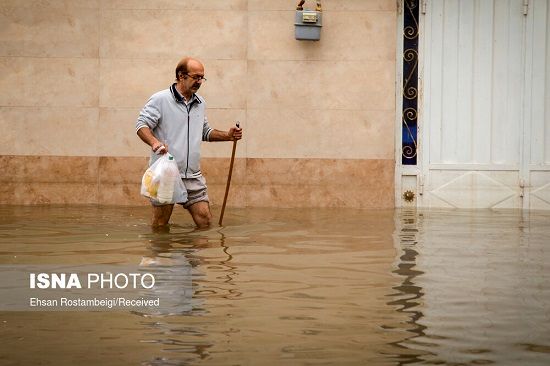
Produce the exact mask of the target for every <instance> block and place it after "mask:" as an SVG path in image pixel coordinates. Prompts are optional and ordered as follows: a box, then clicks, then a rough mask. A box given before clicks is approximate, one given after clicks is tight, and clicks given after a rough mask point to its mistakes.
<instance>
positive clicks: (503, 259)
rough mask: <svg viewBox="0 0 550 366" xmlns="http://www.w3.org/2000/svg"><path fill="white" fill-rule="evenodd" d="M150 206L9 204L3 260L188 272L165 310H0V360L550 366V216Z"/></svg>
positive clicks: (0, 251) (0, 223)
mask: <svg viewBox="0 0 550 366" xmlns="http://www.w3.org/2000/svg"><path fill="white" fill-rule="evenodd" d="M215 213H216V212H215ZM149 214H150V211H149V208H148V207H130V208H128V207H97V206H90V207H87V206H52V207H42V206H38V207H19V206H0V265H31V264H32V265H36V264H49V265H73V266H78V265H89V264H128V265H130V264H131V265H139V264H141V265H150V264H155V263H156V264H158V263H162V265H163V266H165V267H167V268H171V269H172V270H173V271H174V272H176V273H177V271H178V269H180V268H192V272H191V273H192V298H191V299H183V300H181V301H185V303H182V304H178V301H180V298H179V297H178V296H177V295H176V292H177V286H178V282H177V281H173V283H171V286H172V287H171V289H172V290H174V296H173V298H172V300H173V302H174V304H172V305H173V307H172V310H171V311H166V312H165V313H163V312H160V313H157V314H144V313H140V312H136V311H124V310H111V311H1V312H0V329H1V331H0V364H1V365H34V364H40V365H57V366H59V365H310V364H315V365H318V364H322V365H408V364H415V365H485V364H494V365H514V366H515V365H521V366H523V365H550V212H538V213H537V212H522V211H490V210H478V211H458V210H455V211H442V210H426V211H418V210H417V211H411V210H386V211H376V210H347V209H346V210H344V209H295V210H291V209H228V211H227V212H226V216H225V220H224V225H225V226H224V227H223V228H220V227H218V226H217V225H215V226H214V227H213V228H212V229H209V230H205V231H197V230H194V229H193V225H192V222H191V219H190V218H189V216H188V215H187V213H185V212H184V211H183V209H181V208H180V209H178V210H175V213H174V216H173V224H172V226H171V228H170V231H169V232H152V231H151V229H150V228H149V226H148V222H149ZM3 286H5V284H4V285H3ZM0 302H1V299H0Z"/></svg>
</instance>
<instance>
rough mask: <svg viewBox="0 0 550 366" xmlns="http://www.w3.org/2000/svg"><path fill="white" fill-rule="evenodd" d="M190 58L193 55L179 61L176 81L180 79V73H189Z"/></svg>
mask: <svg viewBox="0 0 550 366" xmlns="http://www.w3.org/2000/svg"><path fill="white" fill-rule="evenodd" d="M189 60H191V57H184V58H182V59H181V60H180V62H178V66H176V81H178V80H179V77H178V76H179V75H180V74H187V73H188V69H187V64H189Z"/></svg>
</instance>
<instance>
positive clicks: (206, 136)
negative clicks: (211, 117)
mask: <svg viewBox="0 0 550 366" xmlns="http://www.w3.org/2000/svg"><path fill="white" fill-rule="evenodd" d="M211 132H212V127H210V125H209V124H208V118H206V115H205V116H204V123H203V126H202V141H210V133H211Z"/></svg>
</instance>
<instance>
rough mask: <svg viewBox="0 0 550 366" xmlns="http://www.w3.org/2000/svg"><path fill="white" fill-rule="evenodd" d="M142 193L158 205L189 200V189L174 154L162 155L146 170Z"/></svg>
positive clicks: (142, 182) (142, 180)
mask: <svg viewBox="0 0 550 366" xmlns="http://www.w3.org/2000/svg"><path fill="white" fill-rule="evenodd" d="M141 194H142V195H143V196H145V197H149V198H150V199H151V201H152V202H153V203H155V204H158V205H166V204H173V203H184V202H186V201H187V190H186V189H185V186H184V185H183V182H182V180H181V177H180V173H179V169H178V165H177V163H176V161H175V160H174V157H173V156H172V155H170V154H164V155H162V156H161V157H160V158H159V159H157V160H156V161H155V162H154V163H153V164H152V165H151V166H150V167H149V168H148V169H147V170H146V171H145V173H144V174H143V178H142V179H141Z"/></svg>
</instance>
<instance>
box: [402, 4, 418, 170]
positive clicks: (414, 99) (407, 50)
mask: <svg viewBox="0 0 550 366" xmlns="http://www.w3.org/2000/svg"><path fill="white" fill-rule="evenodd" d="M418 1H419V0H403V4H404V7H403V8H404V9H403V105H402V118H401V120H402V126H401V127H402V135H401V151H402V154H401V163H402V164H403V165H416V163H417V161H416V160H417V131H418V120H417V115H418V113H417V110H418V13H419V12H418V8H419V4H418Z"/></svg>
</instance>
